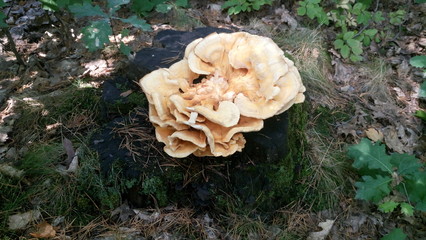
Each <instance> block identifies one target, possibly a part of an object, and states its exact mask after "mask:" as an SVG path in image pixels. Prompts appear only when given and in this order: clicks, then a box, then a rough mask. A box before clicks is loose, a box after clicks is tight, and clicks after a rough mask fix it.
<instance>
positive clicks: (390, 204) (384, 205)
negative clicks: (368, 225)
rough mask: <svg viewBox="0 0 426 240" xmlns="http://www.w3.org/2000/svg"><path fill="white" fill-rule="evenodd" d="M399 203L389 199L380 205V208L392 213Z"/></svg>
mask: <svg viewBox="0 0 426 240" xmlns="http://www.w3.org/2000/svg"><path fill="white" fill-rule="evenodd" d="M398 205H399V203H397V202H394V201H387V202H384V203H382V204H380V205H379V210H380V211H382V212H384V213H390V212H393V211H394V210H395V208H396V207H398Z"/></svg>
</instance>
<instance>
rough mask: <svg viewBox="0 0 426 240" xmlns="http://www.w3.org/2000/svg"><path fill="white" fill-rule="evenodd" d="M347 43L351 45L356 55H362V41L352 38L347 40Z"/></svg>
mask: <svg viewBox="0 0 426 240" xmlns="http://www.w3.org/2000/svg"><path fill="white" fill-rule="evenodd" d="M347 43H348V45H349V47H351V49H352V52H353V53H354V54H355V55H361V53H362V45H361V42H360V41H358V40H355V39H353V38H351V39H348V40H347Z"/></svg>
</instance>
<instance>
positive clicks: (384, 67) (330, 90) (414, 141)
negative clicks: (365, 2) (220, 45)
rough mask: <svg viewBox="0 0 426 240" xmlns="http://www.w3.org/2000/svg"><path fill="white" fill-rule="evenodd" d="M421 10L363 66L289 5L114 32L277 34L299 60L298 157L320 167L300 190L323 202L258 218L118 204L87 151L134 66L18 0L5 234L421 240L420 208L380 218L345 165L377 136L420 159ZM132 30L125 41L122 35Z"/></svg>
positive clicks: (425, 33)
mask: <svg viewBox="0 0 426 240" xmlns="http://www.w3.org/2000/svg"><path fill="white" fill-rule="evenodd" d="M424 5H425V4H422V5H421V6H415V5H412V4H411V5H407V6H405V7H406V8H407V12H408V15H409V16H411V17H410V18H409V19H407V21H406V22H405V23H404V24H405V26H404V27H405V29H406V30H405V31H401V32H398V33H397V34H396V35H395V37H393V38H392V39H389V41H387V42H386V43H383V42H382V43H380V44H379V43H378V44H372V45H371V46H370V47H369V49H368V50H367V51H366V52H365V59H364V60H363V61H361V62H359V63H352V62H349V61H348V60H347V59H344V58H342V57H341V56H340V54H339V53H338V52H336V51H335V50H334V49H333V48H332V45H333V44H332V41H331V40H330V39H331V37H330V36H333V34H334V35H335V33H333V30H332V29H329V28H321V29H319V28H318V27H316V26H315V25H314V24H307V23H305V22H304V20H303V18H302V17H299V16H297V15H296V14H295V12H296V4H290V3H287V4H286V5H284V4H283V5H280V4H278V3H275V4H274V5H273V6H266V7H264V8H262V10H261V11H259V12H252V13H241V14H239V15H236V16H232V17H229V16H227V14H226V11H222V10H221V9H220V5H218V4H216V3H207V2H206V1H192V2H191V8H188V9H181V8H177V9H173V10H172V11H171V12H169V13H168V14H161V13H153V14H151V15H150V16H148V17H147V21H148V22H149V23H150V24H151V25H152V27H153V31H152V32H144V31H140V30H137V29H135V28H131V27H129V26H125V25H119V24H117V25H116V26H114V30H115V31H116V33H117V34H116V37H118V38H119V39H120V40H121V41H123V42H124V43H126V44H128V45H129V46H130V47H131V49H132V51H135V52H136V51H139V50H141V49H142V48H146V47H151V46H152V39H153V37H154V36H155V35H156V33H158V32H159V31H161V30H164V29H176V30H184V31H191V30H192V29H194V28H197V27H202V26H213V27H221V28H228V29H231V30H233V31H236V30H237V31H246V32H249V33H252V34H258V35H262V36H266V37H270V38H272V39H273V40H274V41H275V42H276V43H277V44H278V45H279V46H280V47H281V48H282V49H283V50H284V51H285V53H286V55H289V56H291V58H292V60H294V62H295V65H296V66H297V68H298V69H299V71H300V73H301V76H302V80H303V82H304V84H305V86H306V88H307V91H306V93H305V95H306V101H305V103H304V105H303V106H304V109H305V110H306V111H307V114H306V116H307V120H306V126H305V128H304V129H301V130H303V132H304V138H305V140H306V146H303V147H304V153H303V154H304V157H306V158H307V159H309V161H310V166H309V168H310V169H311V170H313V171H314V172H315V174H314V175H313V176H307V177H306V179H303V180H301V181H302V182H303V184H305V185H307V186H308V188H312V189H316V190H317V192H318V196H316V197H315V200H313V202H312V204H306V199H300V201H292V202H291V203H290V204H288V205H286V206H282V207H281V208H280V209H279V210H277V211H276V212H275V214H273V215H272V216H271V217H268V218H262V217H261V216H256V215H253V214H251V213H250V212H244V211H241V209H238V208H237V207H235V206H233V204H232V203H229V204H228V206H229V207H228V209H225V210H223V211H219V212H209V211H200V210H199V209H196V208H191V207H180V206H176V205H169V206H166V207H161V208H152V209H151V208H150V209H146V208H135V207H133V206H131V204H129V203H127V202H125V201H122V196H121V193H122V189H123V188H125V186H123V185H126V184H131V183H127V182H125V183H117V182H118V181H117V179H114V176H112V177H111V176H109V178H108V179H105V178H104V177H103V176H100V175H101V174H100V165H99V162H98V159H97V157H98V156H97V153H96V152H95V151H93V150H91V149H90V147H89V146H90V145H91V143H90V141H91V136H92V135H93V134H94V132H96V130H98V129H99V128H100V127H101V126H102V125H104V124H106V123H105V122H103V121H102V116H101V115H102V114H101V105H102V104H101V101H102V84H103V82H104V81H105V80H107V79H110V78H112V77H114V76H126V77H129V78H131V76H129V75H128V74H126V71H128V66H129V62H130V61H131V59H129V58H128V57H126V56H124V55H123V54H121V53H120V52H119V50H118V49H117V48H116V47H115V45H111V46H108V47H106V48H105V49H104V50H102V51H98V52H89V51H88V50H87V49H86V48H85V46H84V44H83V43H82V42H81V35H80V34H79V32H80V29H81V28H82V27H84V26H85V24H86V22H85V21H80V22H77V21H75V20H74V19H73V18H72V16H68V15H64V16H61V19H62V21H63V22H65V23H66V26H67V27H68V29H72V31H73V33H74V34H73V39H71V41H68V42H67V41H66V40H65V36H64V34H63V31H62V30H61V27H60V26H61V25H60V23H59V20H58V19H57V18H55V17H54V16H53V14H52V13H49V12H47V11H45V10H43V9H42V8H41V4H40V3H39V2H37V1H34V0H30V1H19V4H16V5H15V6H13V7H12V10H11V11H10V17H11V18H10V19H9V20H8V21H9V22H8V24H10V25H11V26H14V28H11V32H12V34H13V38H14V41H15V44H16V47H17V49H18V51H19V53H20V55H21V56H22V58H23V59H24V61H25V63H26V66H22V65H20V64H19V63H18V62H17V60H16V56H15V55H14V54H13V52H12V51H11V48H10V43H8V42H7V38H6V37H5V36H1V37H2V38H1V41H2V45H0V53H1V55H0V106H1V108H0V123H1V125H0V191H1V196H0V202H2V203H1V204H0V235H1V236H0V239H17V238H18V237H19V239H31V238H33V239H34V238H49V239H50V238H52V239H99V240H100V239H105V240H106V239H307V238H308V237H309V236H310V237H311V239H379V238H380V237H382V236H384V235H386V234H387V233H389V232H390V231H391V230H392V229H394V228H395V227H398V228H401V229H403V230H404V233H405V234H407V235H408V238H409V239H422V238H426V227H425V226H426V215H425V214H424V213H421V212H417V211H416V213H415V214H414V215H413V216H405V215H403V214H401V213H400V212H399V211H396V212H393V213H383V212H381V211H379V210H378V209H377V206H376V205H374V204H371V203H367V202H365V201H361V200H357V199H355V186H354V183H355V182H356V181H358V180H359V178H360V176H359V175H358V173H357V172H356V170H355V169H354V168H352V167H351V165H352V163H353V159H350V158H349V157H348V156H347V149H348V146H350V145H353V144H356V143H359V142H360V141H361V139H362V138H369V139H370V140H371V141H380V142H382V143H384V144H385V145H386V149H387V150H388V152H395V153H407V154H412V155H415V156H416V157H417V158H418V159H420V161H421V162H422V163H425V162H426V142H425V140H426V139H425V136H424V132H425V130H424V122H422V121H421V119H419V118H417V117H415V116H414V112H415V111H416V110H419V109H422V108H423V109H425V102H424V101H423V102H422V100H421V99H419V97H418V94H419V91H420V90H419V89H420V84H421V82H422V81H423V78H424V76H423V74H424V73H423V72H422V70H421V69H418V68H414V67H412V66H411V65H410V64H409V60H410V58H411V57H413V56H417V55H424V54H425V49H426V30H425V29H424V17H423V18H421V17H418V16H425V15H426V8H425V6H424ZM422 21H423V23H422ZM419 24H420V26H419ZM125 27H128V28H129V30H130V33H129V35H128V36H127V37H121V35H119V34H118V33H120V31H121V29H122V28H125ZM407 29H408V30H407ZM116 40H117V39H114V37H111V41H112V42H114V41H116ZM131 80H132V81H135V82H137V81H138V80H139V79H131ZM137 91H138V90H135V88H129V89H122V94H123V95H126V96H129V95H132V94H133V95H132V96H134V98H133V99H134V100H133V101H132V102H131V104H133V105H132V106H137V105H138V104H140V103H141V102H143V99H142V100H141V99H140V98H139V95H138V94H141V90H140V92H139V93H138V92H137ZM131 111H132V109H131V110H130V111H128V112H126V114H123V115H127V114H128V113H129V112H131ZM100 119H101V120H100ZM70 152H71V153H76V152H78V153H79V154H78V156H79V158H78V159H76V158H74V157H70V155H73V156H74V155H77V154H71V153H70ZM76 161H77V162H76ZM87 185H90V188H89V187H87ZM92 194H93V195H92ZM314 201H315V202H316V203H314ZM318 202H320V204H318ZM47 206H48V207H47ZM76 206H78V208H77V207H76ZM77 211H78V212H77ZM16 219H19V220H16Z"/></svg>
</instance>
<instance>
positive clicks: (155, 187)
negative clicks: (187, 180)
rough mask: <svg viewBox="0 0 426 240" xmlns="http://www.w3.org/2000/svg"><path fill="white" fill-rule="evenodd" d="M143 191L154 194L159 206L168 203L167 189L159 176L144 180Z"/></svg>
mask: <svg viewBox="0 0 426 240" xmlns="http://www.w3.org/2000/svg"><path fill="white" fill-rule="evenodd" d="M142 193H143V194H146V195H152V196H154V197H155V199H156V200H157V201H158V204H159V206H165V205H166V204H167V189H166V186H165V185H164V183H163V181H162V180H161V179H160V178H159V177H151V178H147V179H145V180H144V181H143V182H142Z"/></svg>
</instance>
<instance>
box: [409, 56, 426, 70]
mask: <svg viewBox="0 0 426 240" xmlns="http://www.w3.org/2000/svg"><path fill="white" fill-rule="evenodd" d="M410 64H411V66H413V67H418V68H426V56H415V57H412V58H411V59H410Z"/></svg>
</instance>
